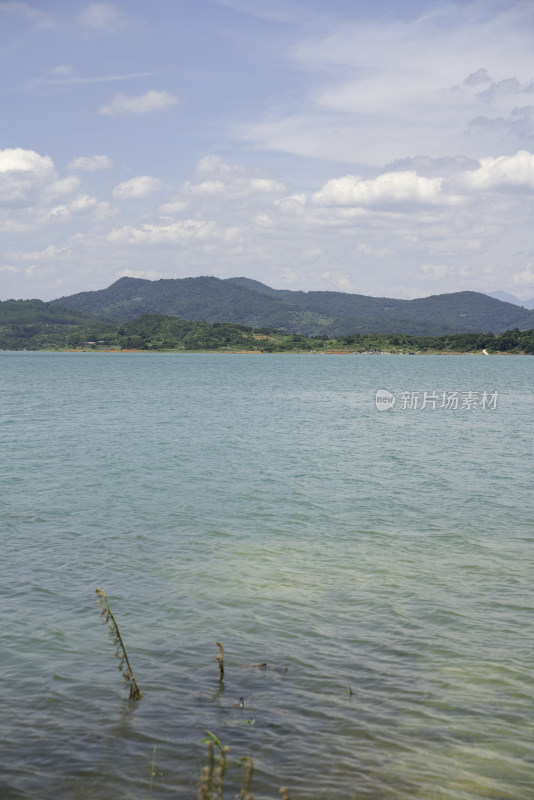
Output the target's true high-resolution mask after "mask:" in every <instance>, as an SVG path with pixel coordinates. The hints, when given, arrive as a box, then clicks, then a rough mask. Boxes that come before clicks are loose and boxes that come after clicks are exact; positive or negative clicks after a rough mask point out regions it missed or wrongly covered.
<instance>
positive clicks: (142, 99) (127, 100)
mask: <svg viewBox="0 0 534 800" xmlns="http://www.w3.org/2000/svg"><path fill="white" fill-rule="evenodd" d="M177 102H178V98H177V97H175V96H174V95H173V94H171V93H170V92H158V91H156V90H155V89H151V90H150V91H148V92H146V93H145V94H141V95H137V96H134V97H128V96H127V95H124V94H116V95H115V97H114V98H113V100H112V101H111V103H108V104H107V105H103V106H100V108H99V113H100V114H104V115H105V116H108V117H120V116H122V115H123V114H147V113H148V112H150V111H160V110H162V109H165V108H169V107H170V106H173V105H175V104H176V103H177Z"/></svg>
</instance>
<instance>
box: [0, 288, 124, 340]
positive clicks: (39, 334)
mask: <svg viewBox="0 0 534 800" xmlns="http://www.w3.org/2000/svg"><path fill="white" fill-rule="evenodd" d="M91 323H93V324H94V326H96V328H98V330H100V329H102V330H103V329H105V328H106V327H109V324H108V325H106V323H105V321H104V320H102V319H101V318H100V317H98V316H93V315H91V314H87V313H85V312H83V311H79V310H77V309H72V308H64V307H62V306H59V305H57V304H55V303H44V302H43V301H42V300H5V301H3V302H0V349H2V350H21V349H23V348H26V349H28V350H39V349H40V348H41V347H54V346H57V347H64V346H65V342H66V339H67V337H68V336H69V335H70V334H72V333H74V332H76V331H78V330H79V329H81V328H85V327H87V326H89V325H90V324H91Z"/></svg>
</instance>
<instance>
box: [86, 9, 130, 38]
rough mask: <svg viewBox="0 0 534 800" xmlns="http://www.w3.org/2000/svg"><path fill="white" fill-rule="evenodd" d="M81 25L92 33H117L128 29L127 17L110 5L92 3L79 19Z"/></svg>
mask: <svg viewBox="0 0 534 800" xmlns="http://www.w3.org/2000/svg"><path fill="white" fill-rule="evenodd" d="M78 21H79V22H80V24H81V25H82V26H83V27H84V28H87V29H88V30H90V31H92V32H97V33H117V32H118V31H122V30H124V29H125V28H127V27H128V20H127V18H126V16H125V15H124V14H123V13H122V11H119V9H117V8H115V6H112V5H109V3H92V4H91V5H90V6H87V8H86V9H85V10H84V11H83V12H82V13H81V14H80V16H79V17H78Z"/></svg>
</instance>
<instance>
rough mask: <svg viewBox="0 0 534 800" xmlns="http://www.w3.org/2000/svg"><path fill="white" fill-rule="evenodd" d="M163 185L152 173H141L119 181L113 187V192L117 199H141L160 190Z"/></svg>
mask: <svg viewBox="0 0 534 800" xmlns="http://www.w3.org/2000/svg"><path fill="white" fill-rule="evenodd" d="M161 187H162V183H161V181H160V180H158V178H152V177H151V176H150V175H139V176H137V177H135V178H130V180H128V181H124V182H123V183H119V184H118V185H117V186H115V188H114V189H113V193H112V194H113V197H114V198H115V199H116V200H140V199H141V198H143V197H148V195H149V194H153V193H154V192H159V190H160V189H161Z"/></svg>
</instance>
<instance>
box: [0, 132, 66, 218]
mask: <svg viewBox="0 0 534 800" xmlns="http://www.w3.org/2000/svg"><path fill="white" fill-rule="evenodd" d="M55 180H56V172H55V169H54V163H53V161H52V159H51V158H50V157H49V156H41V155H39V154H38V153H36V152H35V151H34V150H24V149H22V148H20V147H17V148H7V149H5V150H0V204H1V205H4V206H29V205H32V204H33V203H34V201H35V199H36V197H37V196H38V195H39V194H40V193H41V192H42V191H43V189H45V188H46V187H49V186H51V185H52V184H53V183H54V182H55Z"/></svg>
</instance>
